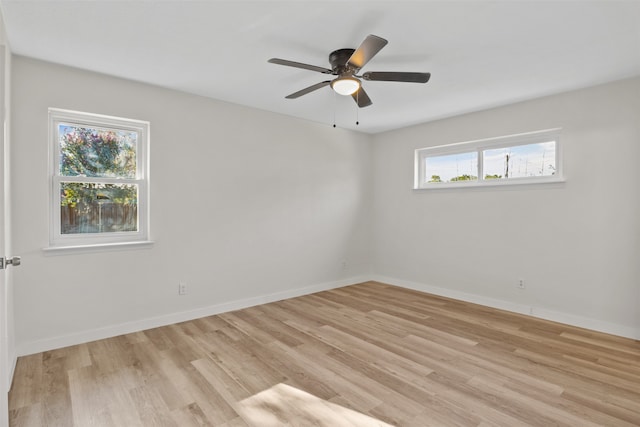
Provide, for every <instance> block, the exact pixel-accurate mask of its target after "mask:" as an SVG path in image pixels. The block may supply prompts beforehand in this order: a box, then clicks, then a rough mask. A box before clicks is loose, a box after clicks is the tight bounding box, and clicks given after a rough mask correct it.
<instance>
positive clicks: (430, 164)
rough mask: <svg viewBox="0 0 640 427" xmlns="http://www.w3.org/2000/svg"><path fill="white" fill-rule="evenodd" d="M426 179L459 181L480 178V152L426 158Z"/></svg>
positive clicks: (428, 180) (431, 180) (430, 180)
mask: <svg viewBox="0 0 640 427" xmlns="http://www.w3.org/2000/svg"><path fill="white" fill-rule="evenodd" d="M424 170H425V181H427V182H459V181H475V180H477V179H478V153H477V152H475V151H474V152H470V153H460V154H450V155H447V156H434V157H427V158H425V169H424Z"/></svg>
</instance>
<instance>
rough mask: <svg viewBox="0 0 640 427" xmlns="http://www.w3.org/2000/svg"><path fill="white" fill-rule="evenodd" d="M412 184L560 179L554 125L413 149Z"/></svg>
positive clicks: (435, 185)
mask: <svg viewBox="0 0 640 427" xmlns="http://www.w3.org/2000/svg"><path fill="white" fill-rule="evenodd" d="M415 160H416V165H415V188H416V189H422V188H454V187H469V186H483V185H503V184H529V183H540V182H557V181H561V180H562V170H561V162H560V132H559V130H558V129H553V130H549V131H540V132H532V133H527V134H519V135H510V136H504V137H499V138H491V139H484V140H480V141H471V142H463V143H457V144H450V145H441V146H437V147H429V148H422V149H419V150H416V158H415Z"/></svg>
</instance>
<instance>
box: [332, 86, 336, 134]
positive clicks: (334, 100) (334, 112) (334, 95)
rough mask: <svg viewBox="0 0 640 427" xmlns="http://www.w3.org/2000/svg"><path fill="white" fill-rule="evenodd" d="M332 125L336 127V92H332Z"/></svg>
mask: <svg viewBox="0 0 640 427" xmlns="http://www.w3.org/2000/svg"><path fill="white" fill-rule="evenodd" d="M333 127H334V128H335V127H336V93H335V91H334V92H333Z"/></svg>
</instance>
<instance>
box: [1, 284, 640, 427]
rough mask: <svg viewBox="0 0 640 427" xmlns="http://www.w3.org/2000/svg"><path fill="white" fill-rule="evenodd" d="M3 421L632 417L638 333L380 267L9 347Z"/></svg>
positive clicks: (526, 422) (636, 403) (233, 423)
mask: <svg viewBox="0 0 640 427" xmlns="http://www.w3.org/2000/svg"><path fill="white" fill-rule="evenodd" d="M9 409H10V414H9V416H10V421H9V422H10V426H11V427H49V426H61V427H88V426H97V427H110V426H117V427H123V426H126V427H137V426H141V427H147V426H149V427H152V426H180V427H191V426H193V427H203V426H216V427H268V426H281V425H289V426H305V427H306V426H311V425H315V426H320V427H342V426H358V427H361V426H384V427H388V426H391V425H395V426H408V427H413V426H416V427H424V426H438V427H446V426H456V427H460V426H464V427H466V426H474V427H480V426H483V427H489V426H509V427H511V426H550V425H555V426H581V427H582V426H585V427H593V426H607V427H609V426H613V427H631V426H638V425H640V342H638V341H634V340H629V339H625V338H621V337H615V336H611V335H607V334H601V333H598V332H594V331H588V330H585V329H581V328H574V327H570V326H566V325H562V324H558V323H554V322H550V321H545V320H540V319H534V318H531V317H527V316H523V315H519V314H514V313H508V312H504V311H500V310H495V309H491V308H487V307H483V306H479V305H476V304H470V303H465V302H462V301H456V300H451V299H448V298H444V297H440V296H434V295H429V294H425V293H421V292H418V291H415V290H411V289H404V288H398V287H394V286H390V285H386V284H382V283H377V282H366V283H362V284H358V285H353V286H347V287H344V288H339V289H334V290H330V291H324V292H319V293H316V294H312V295H306V296H301V297H297V298H292V299H288V300H283V301H278V302H274V303H270V304H264V305H261V306H256V307H250V308H247V309H243V310H238V311H234V312H229V313H223V314H220V315H217V316H209V317H205V318H201V319H196V320H193V321H190V322H184V323H179V324H175V325H169V326H166V327H161V328H154V329H150V330H146V331H141V332H136V333H131V334H126V335H123V336H119V337H114V338H109V339H105V340H100V341H95V342H90V343H86V344H81V345H78V346H72V347H67V348H62V349H57V350H52V351H48V352H44V353H39V354H35V355H30V356H25V357H21V358H19V360H18V364H17V366H16V372H15V377H14V381H13V386H12V389H11V391H10V393H9Z"/></svg>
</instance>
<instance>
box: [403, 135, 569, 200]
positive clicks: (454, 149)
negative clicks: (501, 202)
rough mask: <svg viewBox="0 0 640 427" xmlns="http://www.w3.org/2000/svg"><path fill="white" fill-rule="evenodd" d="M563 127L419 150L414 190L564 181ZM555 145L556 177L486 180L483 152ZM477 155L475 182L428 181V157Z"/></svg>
mask: <svg viewBox="0 0 640 427" xmlns="http://www.w3.org/2000/svg"><path fill="white" fill-rule="evenodd" d="M560 132H561V129H560V128H556V129H547V130H541V131H536V132H528V133H520V134H515V135H507V136H500V137H496V138H487V139H480V140H475V141H468V142H458V143H454V144H447V145H438V146H434V147H427V148H420V149H417V150H416V151H415V165H414V187H413V188H414V189H415V190H432V189H443V188H449V189H450V188H470V187H494V186H503V185H522V184H543V183H557V182H564V180H565V179H564V175H563V171H562V150H561V143H560ZM550 141H554V142H555V156H556V165H555V167H556V170H555V174H554V175H547V176H533V177H518V178H506V179H505V178H503V179H485V178H484V167H483V152H484V151H485V150H492V149H496V148H505V147H516V146H520V145H529V144H536V143H542V142H550ZM472 152H475V153H477V156H478V179H477V180H475V181H458V182H428V181H427V173H428V172H427V171H425V166H426V159H427V158H429V157H439V156H446V155H451V154H462V153H472Z"/></svg>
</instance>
